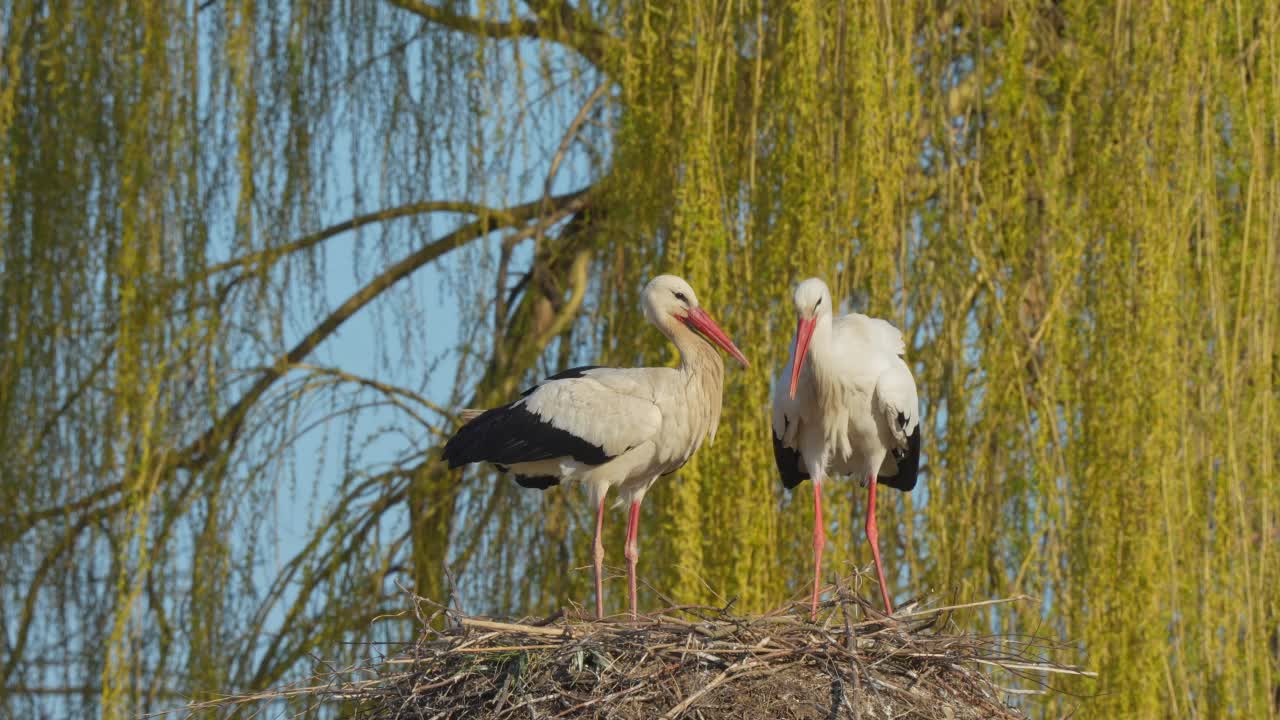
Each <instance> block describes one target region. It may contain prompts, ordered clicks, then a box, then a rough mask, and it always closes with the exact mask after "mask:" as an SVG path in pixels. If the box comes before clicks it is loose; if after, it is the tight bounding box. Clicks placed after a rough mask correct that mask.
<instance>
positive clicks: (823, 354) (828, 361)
mask: <svg viewBox="0 0 1280 720" xmlns="http://www.w3.org/2000/svg"><path fill="white" fill-rule="evenodd" d="M836 362H837V358H836V357H835V345H834V341H833V340H832V335H831V313H826V312H824V313H821V314H819V315H818V316H817V317H816V318H815V322H814V327H813V336H812V337H810V338H809V352H808V358H807V359H806V361H805V365H806V367H807V372H809V373H811V374H812V376H813V381H814V388H815V389H816V390H817V392H818V398H819V400H820V401H821V402H822V406H823V407H836V406H838V405H840V404H841V403H838V402H837V399H838V398H839V397H840V396H841V394H842V391H843V389H842V388H841V387H840V373H839V372H838V371H837V369H836Z"/></svg>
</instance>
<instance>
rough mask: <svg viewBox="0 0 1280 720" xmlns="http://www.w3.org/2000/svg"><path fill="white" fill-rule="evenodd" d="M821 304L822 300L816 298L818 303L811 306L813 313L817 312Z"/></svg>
mask: <svg viewBox="0 0 1280 720" xmlns="http://www.w3.org/2000/svg"><path fill="white" fill-rule="evenodd" d="M821 304H822V298H818V302H816V303H814V304H813V311H814V312H818V306H819V305H821Z"/></svg>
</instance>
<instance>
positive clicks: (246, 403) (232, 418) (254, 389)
mask: <svg viewBox="0 0 1280 720" xmlns="http://www.w3.org/2000/svg"><path fill="white" fill-rule="evenodd" d="M589 199H590V195H589V190H580V191H578V192H573V193H568V194H565V195H559V196H556V197H555V198H553V199H552V202H551V203H550V204H549V207H547V210H548V211H549V214H547V215H546V216H544V217H543V218H542V219H541V220H540V221H539V222H538V223H536V224H535V226H534V227H535V228H545V227H550V226H552V225H554V224H555V223H557V222H559V221H560V220H561V219H563V218H564V217H565V216H567V215H569V214H571V213H574V212H577V211H578V210H580V209H582V208H583V207H586V205H587V203H588V202H589ZM541 211H543V202H542V200H535V201H533V202H528V203H525V204H523V205H518V206H515V207H512V208H509V209H507V210H506V211H505V213H500V214H499V215H498V216H495V217H487V218H481V219H479V220H476V221H475V222H472V223H469V224H467V225H464V226H462V227H460V228H458V229H457V230H455V231H453V232H451V233H449V234H448V235H445V236H444V237H442V238H440V239H439V240H436V241H435V242H433V243H431V244H429V245H427V246H426V247H423V248H422V249H420V250H418V251H417V252H415V253H413V254H411V255H409V256H408V257H406V258H404V259H403V260H401V261H399V262H397V263H395V264H394V265H392V266H391V267H389V268H387V269H386V270H385V271H383V272H382V273H381V274H380V275H378V276H377V277H376V278H374V279H373V280H372V281H371V282H369V284H367V285H365V286H364V287H362V288H360V289H359V290H357V291H356V292H355V294H353V295H352V296H351V297H349V298H347V301H346V302H344V303H342V305H340V306H339V307H338V308H337V309H336V310H334V311H333V312H332V313H330V314H329V316H328V317H326V318H325V319H324V320H322V321H321V322H320V324H319V325H317V326H316V327H315V328H314V329H313V330H312V331H311V332H310V333H308V334H307V336H306V337H304V338H303V339H302V340H301V341H300V342H298V344H297V345H295V346H294V347H293V349H291V350H290V351H289V352H287V353H285V354H284V355H281V356H280V357H279V358H278V359H277V360H276V362H275V364H274V365H273V366H272V367H270V368H269V369H267V370H265V371H264V372H263V373H262V374H261V375H260V376H259V377H258V379H257V380H256V381H255V382H254V383H253V385H252V386H250V388H249V389H248V390H247V391H246V392H245V394H244V395H243V396H242V397H241V398H240V399H239V400H238V401H237V402H236V403H235V404H234V405H232V406H231V408H230V409H229V410H227V412H225V413H224V414H223V415H222V416H221V417H220V418H218V420H217V421H216V422H214V424H213V426H212V427H210V428H209V429H208V430H207V431H205V433H204V434H203V435H202V436H200V438H198V439H197V440H195V441H194V442H193V443H191V444H190V445H188V446H187V447H186V448H184V449H183V450H181V451H180V452H179V453H178V456H177V463H176V465H177V467H180V468H183V469H186V470H198V469H200V468H202V467H204V465H206V464H207V463H208V462H209V460H210V459H211V458H212V457H213V455H214V453H215V451H216V450H217V448H219V447H221V446H222V445H223V443H224V442H225V441H227V440H228V439H231V438H233V437H234V436H235V435H237V434H238V433H239V430H240V427H241V426H242V425H243V423H244V419H245V417H246V416H247V415H248V414H249V410H250V409H251V408H252V407H253V406H254V404H255V403H257V402H258V400H259V399H261V397H262V396H263V395H264V394H265V393H266V392H267V390H269V389H270V388H271V386H272V385H274V384H275V383H276V381H277V380H279V379H280V378H281V377H283V376H284V375H285V373H287V372H288V371H289V370H290V369H291V368H292V367H293V366H294V365H296V364H297V363H299V362H301V361H302V360H303V359H304V358H306V357H307V356H308V355H310V354H311V351H312V350H314V349H315V348H316V347H317V346H318V345H319V344H320V343H321V342H323V341H324V340H325V339H326V338H328V337H329V336H330V335H332V334H333V333H334V332H336V331H337V330H338V328H340V327H341V326H342V324H343V323H345V322H346V321H347V320H348V319H350V318H351V316H352V315H355V314H356V313H357V312H358V311H360V310H361V309H362V308H364V307H365V306H366V305H368V304H369V303H370V302H373V300H374V299H375V298H377V297H378V296H379V295H381V294H382V293H383V292H385V291H386V290H387V289H388V288H390V287H391V286H392V285H395V284H396V283H397V282H399V281H401V280H403V279H404V278H406V277H408V276H409V275H410V274H412V273H413V272H414V271H416V270H418V269H419V268H421V267H422V266H423V265H426V264H427V263H429V262H432V261H434V260H436V259H437V258H439V257H440V256H442V255H444V254H445V253H447V252H449V251H451V250H454V249H456V248H458V247H461V246H462V245H464V244H466V243H468V242H470V241H472V240H475V239H476V238H479V237H483V236H485V235H488V234H489V233H490V232H492V231H494V230H495V229H497V228H499V227H502V226H504V225H508V226H509V225H516V224H519V223H521V222H525V221H527V220H532V219H533V218H535V217H537V216H538V215H539V213H540V212H541ZM503 217H505V220H506V221H507V222H501V221H500V220H499V218H503ZM495 222H496V223H497V224H495ZM534 232H536V230H534Z"/></svg>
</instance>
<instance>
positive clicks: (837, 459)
mask: <svg viewBox="0 0 1280 720" xmlns="http://www.w3.org/2000/svg"><path fill="white" fill-rule="evenodd" d="M794 300H795V307H796V337H795V341H794V344H793V345H792V347H791V361H790V362H789V363H788V365H787V368H786V370H784V373H783V375H782V376H780V377H779V378H778V380H777V382H776V383H775V385H774V391H773V456H774V460H775V461H776V462H777V464H778V472H779V473H780V474H781V475H782V483H783V485H785V486H786V487H787V489H792V488H794V487H795V486H797V485H799V484H800V483H801V482H803V481H804V479H805V478H810V477H811V478H813V514H814V522H813V558H814V559H813V603H812V610H811V613H812V615H814V616H816V615H817V612H818V594H819V579H820V578H821V575H822V548H823V545H825V544H826V531H825V529H824V523H823V519H822V482H823V480H824V479H825V478H826V476H827V471H828V469H830V470H831V471H832V472H834V473H839V474H846V475H854V476H856V477H858V478H859V480H860V481H861V482H862V483H863V484H864V485H867V486H868V487H869V490H868V492H867V520H866V532H867V542H868V543H870V544H871V556H872V557H873V558H874V559H875V564H876V575H877V577H878V579H879V582H880V595H881V598H882V599H883V600H884V606H885V610H886V611H887V612H888V613H889V614H891V615H892V614H893V604H892V603H891V602H890V600H889V590H888V586H887V585H886V583H885V579H884V567H883V566H882V565H881V564H880V548H879V544H878V541H879V532H878V530H877V528H876V485H877V484H878V483H877V481H878V482H879V483H883V484H885V485H888V486H889V487H891V488H895V489H897V490H902V491H904V492H906V491H910V490H911V489H912V488H914V487H915V485H916V473H917V471H918V470H919V467H920V409H919V405H920V403H919V400H918V399H917V397H916V383H915V380H914V379H913V378H912V377H911V370H910V368H908V367H907V364H906V362H904V361H903V359H902V355H903V353H904V351H905V349H906V347H905V345H904V343H903V341H902V333H900V332H899V331H898V329H897V328H895V327H894V326H893V325H890V324H889V323H888V322H886V321H884V320H880V319H878V318H871V317H867V316H866V315H860V314H858V313H852V314H850V315H845V316H843V317H840V318H838V319H833V318H832V311H833V308H832V306H831V291H830V290H828V289H827V285H826V283H824V282H822V281H821V280H819V279H818V278H809V279H808V280H805V281H804V282H802V283H800V285H799V286H797V287H796V291H795V297H794ZM806 360H808V362H807V363H806V362H805V361H806Z"/></svg>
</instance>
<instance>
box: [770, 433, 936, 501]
mask: <svg viewBox="0 0 1280 720" xmlns="http://www.w3.org/2000/svg"><path fill="white" fill-rule="evenodd" d="M775 442H776V441H775ZM897 460H898V474H897V475H891V476H889V477H885V476H884V475H880V476H878V477H877V478H876V480H877V481H878V482H879V483H880V484H881V485H888V486H889V487H891V488H893V489H894V490H901V491H903V492H911V490H912V488H914V487H915V486H916V476H917V475H918V474H919V472H920V425H919V424H916V429H915V430H914V431H912V433H911V437H909V438H907V450H906V452H905V453H903V455H902V457H900V458H898V459H897Z"/></svg>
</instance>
